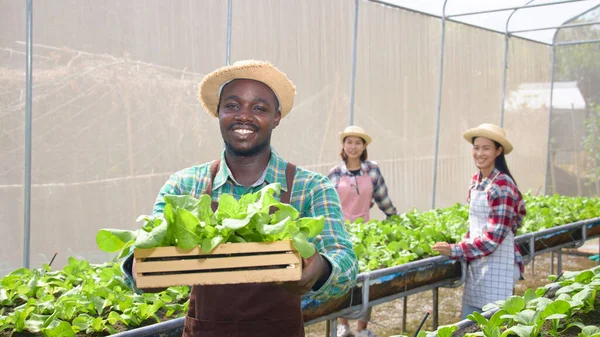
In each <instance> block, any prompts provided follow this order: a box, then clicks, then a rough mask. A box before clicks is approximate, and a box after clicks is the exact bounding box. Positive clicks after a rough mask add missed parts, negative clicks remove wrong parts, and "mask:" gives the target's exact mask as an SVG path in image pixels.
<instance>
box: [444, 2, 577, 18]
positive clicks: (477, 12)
mask: <svg viewBox="0 0 600 337" xmlns="http://www.w3.org/2000/svg"><path fill="white" fill-rule="evenodd" d="M581 1H587V0H563V1H555V2H546V3H539V4H533V5H527V6H516V7H506V8H497V9H488V10H484V11H476V12H467V13H459V14H451V15H448V16H447V17H448V18H456V17H459V16H469V15H477V14H485V13H496V12H504V11H510V10H514V9H525V8H535V7H545V6H554V5H562V4H566V3H571V2H581Z"/></svg>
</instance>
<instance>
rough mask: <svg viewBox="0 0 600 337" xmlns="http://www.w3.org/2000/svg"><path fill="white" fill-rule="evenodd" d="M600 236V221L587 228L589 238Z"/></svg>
mask: <svg viewBox="0 0 600 337" xmlns="http://www.w3.org/2000/svg"><path fill="white" fill-rule="evenodd" d="M597 236H600V221H598V222H595V223H592V224H589V225H588V226H587V237H588V238H594V237H597Z"/></svg>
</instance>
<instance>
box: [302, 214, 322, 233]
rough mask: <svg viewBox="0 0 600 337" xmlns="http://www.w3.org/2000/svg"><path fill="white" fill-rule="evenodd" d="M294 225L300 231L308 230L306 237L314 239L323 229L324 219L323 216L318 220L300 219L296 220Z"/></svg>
mask: <svg viewBox="0 0 600 337" xmlns="http://www.w3.org/2000/svg"><path fill="white" fill-rule="evenodd" d="M296 225H297V226H298V228H300V229H303V228H306V229H307V230H308V237H309V238H314V237H315V236H317V235H319V234H320V233H321V232H322V231H323V228H325V218H324V217H323V216H320V217H318V218H302V219H298V220H296Z"/></svg>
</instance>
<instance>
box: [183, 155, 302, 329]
mask: <svg viewBox="0 0 600 337" xmlns="http://www.w3.org/2000/svg"><path fill="white" fill-rule="evenodd" d="M219 164H220V160H217V161H215V162H213V163H212V165H211V167H210V174H211V180H210V182H209V184H208V186H207V188H206V191H205V192H204V193H205V194H208V195H212V183H213V180H214V179H215V176H216V174H217V171H218V170H219ZM295 172H296V166H295V165H294V164H291V163H288V165H287V168H286V171H285V174H286V180H287V191H284V192H282V193H281V201H282V202H284V203H289V202H290V193H291V192H292V184H293V182H294V174H295ZM217 205H218V204H217V203H216V202H213V203H212V208H213V210H216V208H217ZM271 212H273V209H271ZM192 336H193V337H225V336H228V337H229V336H231V337H238V336H239V337H241V336H245V337H259V336H260V337H271V336H272V337H276V336H286V337H287V336H290V337H304V321H303V318H302V308H301V304H300V296H297V295H293V294H291V293H289V292H287V291H285V290H284V289H283V288H282V287H280V286H278V285H275V284H269V283H250V284H226V285H210V286H193V287H192V292H191V294H190V304H189V308H188V313H187V316H186V317H185V323H184V326H183V337H192Z"/></svg>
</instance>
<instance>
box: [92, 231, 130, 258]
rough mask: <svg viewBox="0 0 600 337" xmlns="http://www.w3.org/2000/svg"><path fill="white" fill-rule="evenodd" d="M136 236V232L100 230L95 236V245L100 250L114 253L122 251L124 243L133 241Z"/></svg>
mask: <svg viewBox="0 0 600 337" xmlns="http://www.w3.org/2000/svg"><path fill="white" fill-rule="evenodd" d="M136 236H137V232H136V231H128V230H120V229H101V230H99V231H98V233H97V234H96V244H97V245H98V248H100V249H101V250H103V251H105V252H107V253H114V252H118V251H119V250H121V249H123V247H124V246H125V244H126V243H128V242H130V241H133V240H135V238H136Z"/></svg>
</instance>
